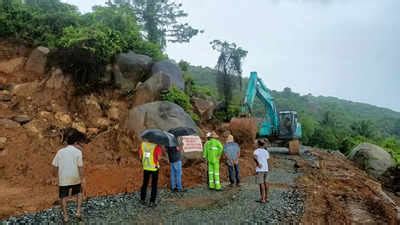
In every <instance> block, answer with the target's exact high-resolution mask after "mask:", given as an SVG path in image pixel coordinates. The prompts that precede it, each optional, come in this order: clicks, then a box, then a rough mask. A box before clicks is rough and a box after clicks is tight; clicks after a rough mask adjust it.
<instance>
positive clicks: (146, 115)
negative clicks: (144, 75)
mask: <svg viewBox="0 0 400 225" xmlns="http://www.w3.org/2000/svg"><path fill="white" fill-rule="evenodd" d="M125 126H126V128H128V130H130V131H134V132H135V133H136V134H137V135H139V134H140V133H141V132H142V131H144V130H146V129H149V128H158V129H162V130H170V129H172V128H176V127H190V128H193V129H195V130H198V127H197V126H196V124H195V123H194V122H193V120H192V118H191V117H190V116H189V115H188V114H187V113H186V112H185V111H184V110H183V109H182V108H181V107H180V106H178V105H176V104H174V103H172V102H167V101H157V102H151V103H147V104H143V105H140V106H137V107H134V108H132V109H131V110H129V114H128V118H127V121H126V122H125Z"/></svg>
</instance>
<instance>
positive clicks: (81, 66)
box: [48, 47, 105, 94]
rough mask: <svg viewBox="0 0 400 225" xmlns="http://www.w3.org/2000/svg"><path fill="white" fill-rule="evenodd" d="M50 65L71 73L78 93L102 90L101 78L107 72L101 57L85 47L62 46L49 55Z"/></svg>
mask: <svg viewBox="0 0 400 225" xmlns="http://www.w3.org/2000/svg"><path fill="white" fill-rule="evenodd" d="M48 59H49V60H48V67H60V68H61V69H62V71H63V72H64V73H66V74H71V78H72V81H73V82H74V84H75V87H76V92H77V94H86V93H89V92H93V91H98V90H101V89H102V88H103V87H102V84H101V82H100V79H101V78H102V77H103V75H104V72H105V66H104V63H103V61H102V59H101V58H99V57H98V56H97V55H95V54H94V53H93V52H91V51H89V50H87V49H84V48H78V47H74V48H61V49H57V50H55V51H52V52H51V53H50V54H49V57H48Z"/></svg>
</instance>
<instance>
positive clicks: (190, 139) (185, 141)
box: [179, 135, 203, 152]
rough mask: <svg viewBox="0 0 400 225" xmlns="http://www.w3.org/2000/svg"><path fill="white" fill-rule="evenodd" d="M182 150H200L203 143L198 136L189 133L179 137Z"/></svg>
mask: <svg viewBox="0 0 400 225" xmlns="http://www.w3.org/2000/svg"><path fill="white" fill-rule="evenodd" d="M179 139H180V142H181V143H182V147H183V152H202V151H203V144H202V143H201V139H200V137H199V136H195V135H190V136H182V137H179Z"/></svg>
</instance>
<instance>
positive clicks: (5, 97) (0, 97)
mask: <svg viewBox="0 0 400 225" xmlns="http://www.w3.org/2000/svg"><path fill="white" fill-rule="evenodd" d="M11 99H12V96H11V94H10V93H9V92H8V91H0V101H3V102H9V101H11Z"/></svg>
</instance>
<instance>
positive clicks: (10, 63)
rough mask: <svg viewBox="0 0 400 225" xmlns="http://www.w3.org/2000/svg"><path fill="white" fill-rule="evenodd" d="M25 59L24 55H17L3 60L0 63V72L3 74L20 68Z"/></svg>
mask: <svg viewBox="0 0 400 225" xmlns="http://www.w3.org/2000/svg"><path fill="white" fill-rule="evenodd" d="M25 60H26V59H25V58H24V57H18V58H14V59H10V60H7V61H3V62H1V63H0V72H2V73H5V74H12V73H14V72H16V71H18V70H19V69H21V68H22V66H23V65H24V63H25Z"/></svg>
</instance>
